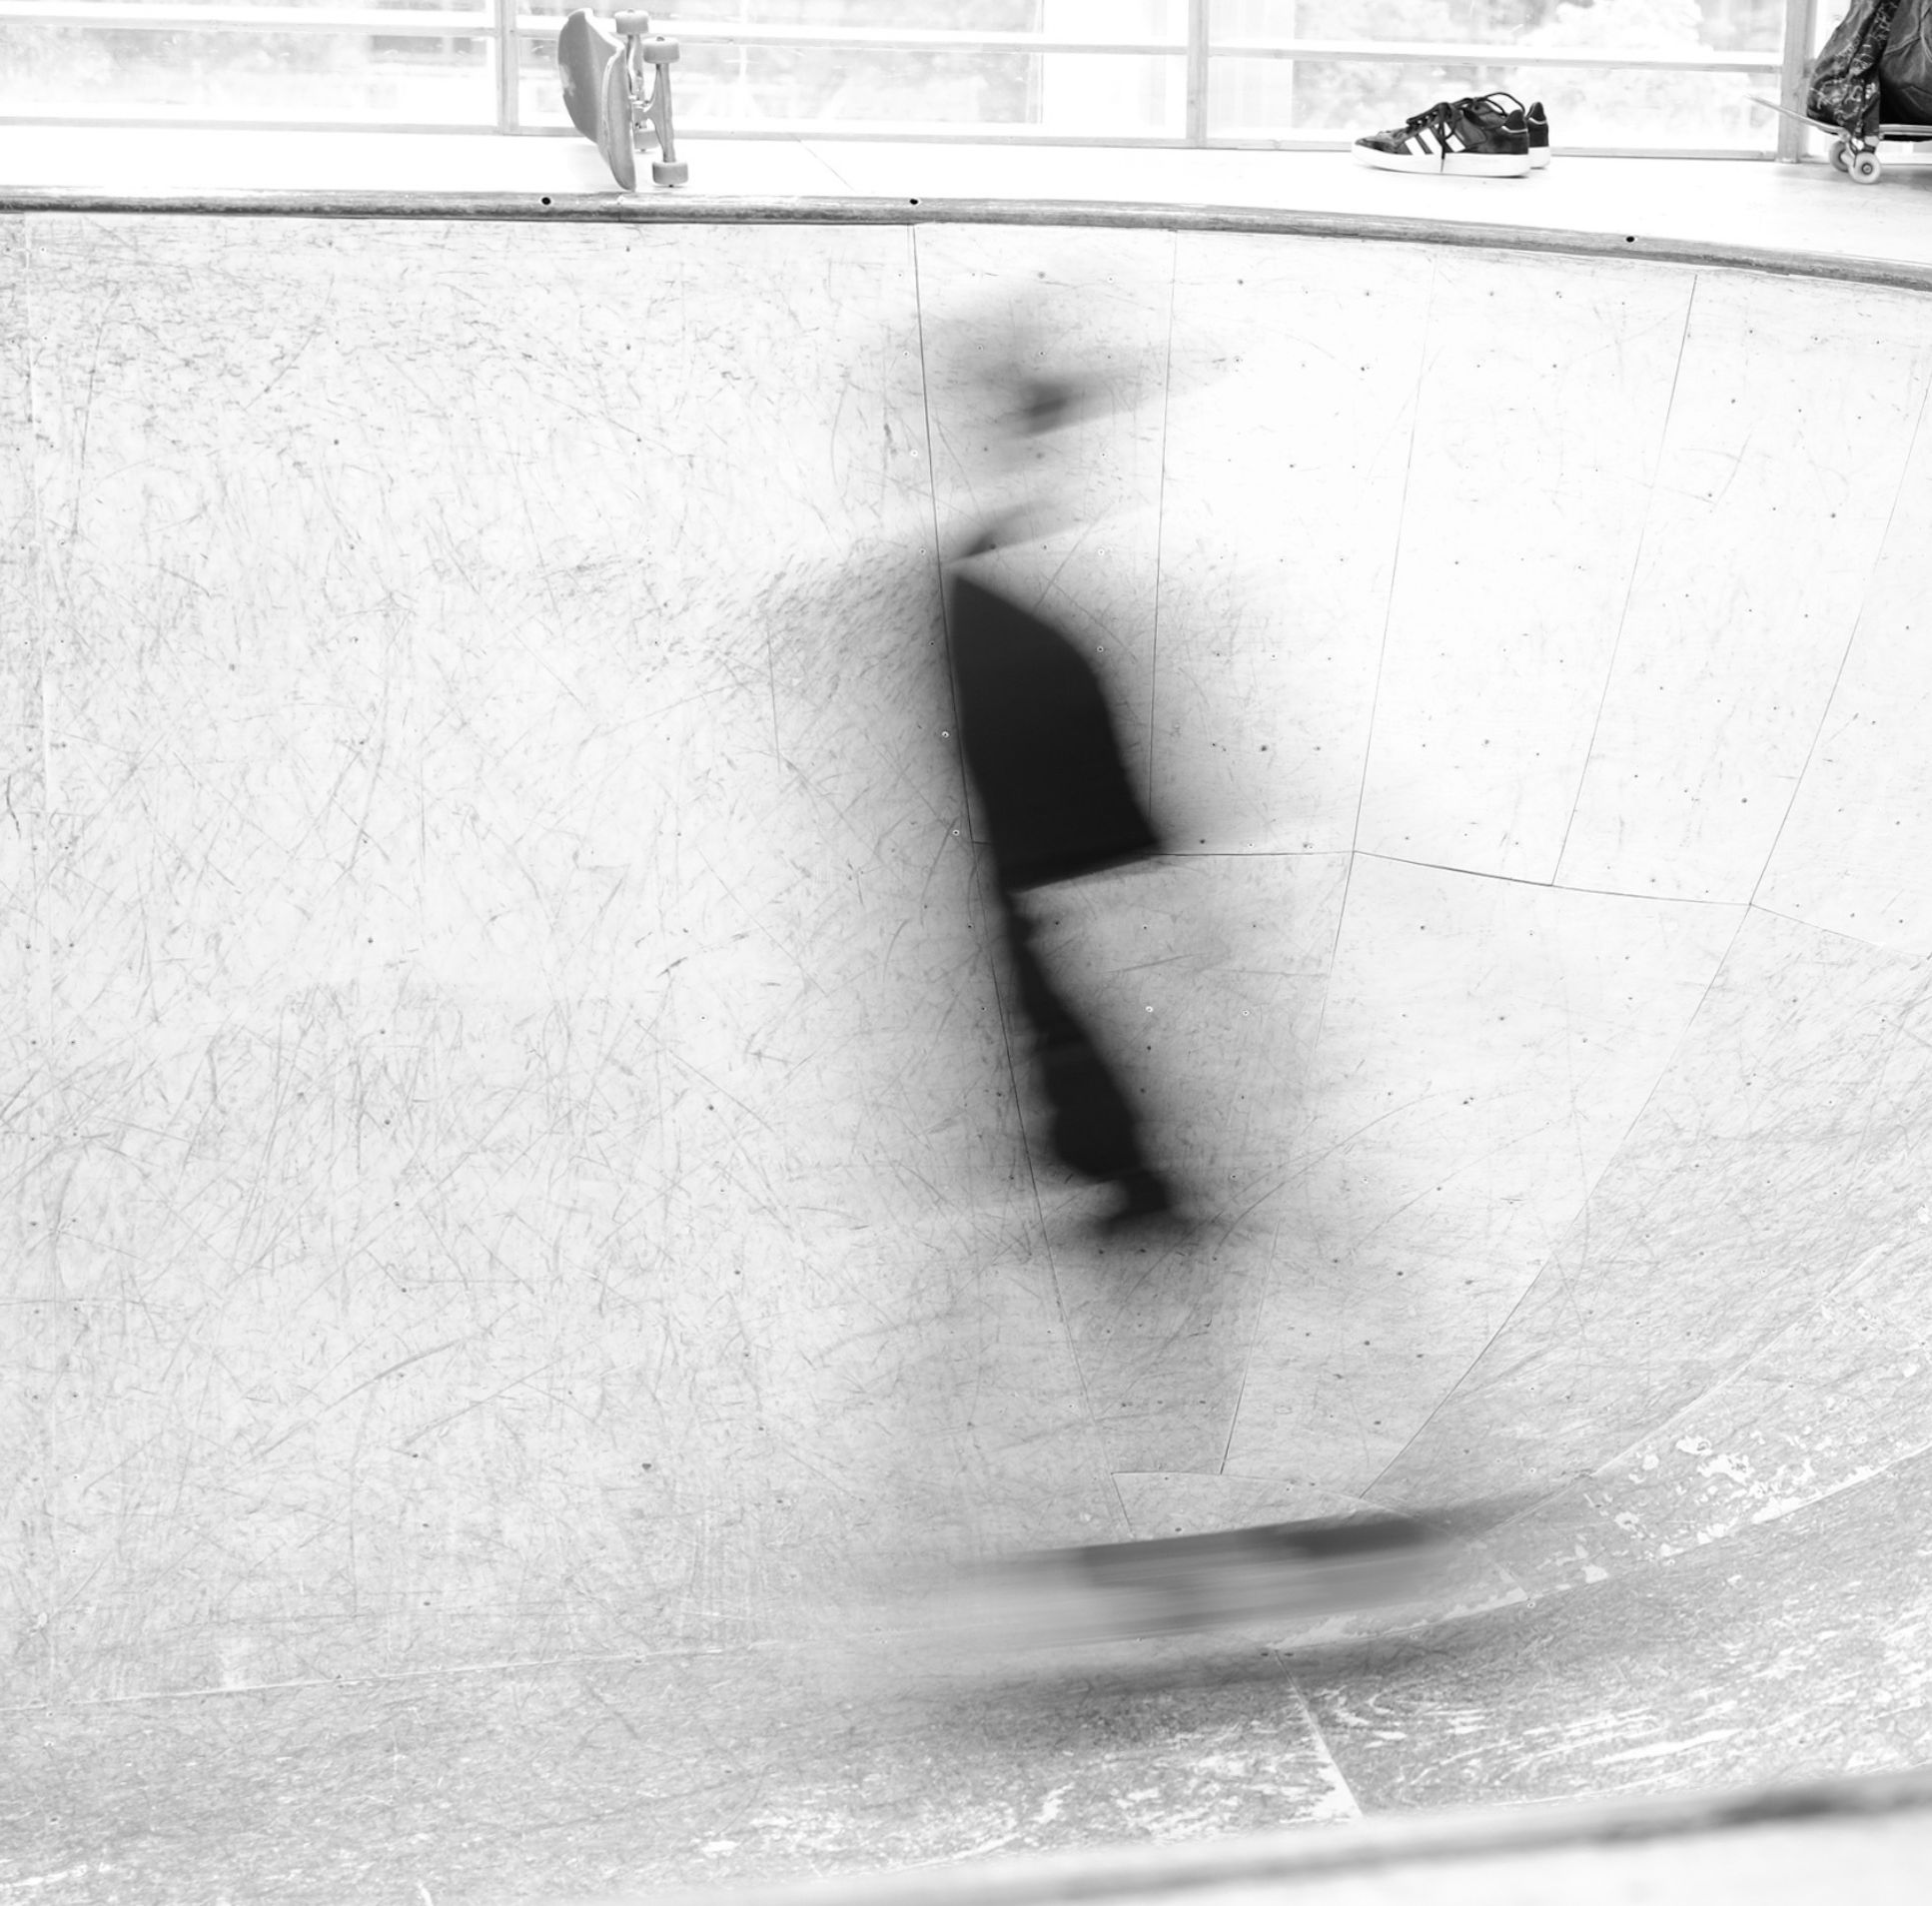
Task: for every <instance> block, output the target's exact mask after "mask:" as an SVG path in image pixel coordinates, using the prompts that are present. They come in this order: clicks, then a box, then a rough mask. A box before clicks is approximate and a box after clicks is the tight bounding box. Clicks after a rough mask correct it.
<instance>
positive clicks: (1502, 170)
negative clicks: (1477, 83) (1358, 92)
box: [1355, 99, 1529, 179]
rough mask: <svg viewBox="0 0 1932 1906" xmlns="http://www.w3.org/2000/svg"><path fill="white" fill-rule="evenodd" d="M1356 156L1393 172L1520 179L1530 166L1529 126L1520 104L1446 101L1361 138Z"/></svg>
mask: <svg viewBox="0 0 1932 1906" xmlns="http://www.w3.org/2000/svg"><path fill="white" fill-rule="evenodd" d="M1355 156H1356V157H1357V158H1358V159H1359V160H1360V161H1361V162H1362V163H1363V164H1364V165H1365V166H1381V167H1382V168H1383V169H1384V170H1385V171H1389V172H1453V173H1461V174H1464V175H1472V176H1474V177H1477V178H1485V179H1520V178H1521V177H1522V176H1523V175H1524V174H1525V173H1527V172H1528V170H1529V127H1528V122H1527V119H1526V118H1525V116H1524V114H1523V112H1522V110H1521V108H1520V107H1503V106H1499V105H1496V104H1494V103H1492V102H1491V101H1489V100H1483V99H1456V100H1442V101H1439V102H1438V103H1437V104H1436V105H1434V106H1432V107H1431V108H1430V109H1429V110H1428V112H1426V113H1417V114H1416V115H1415V117H1414V118H1412V119H1411V120H1409V121H1408V123H1407V124H1405V125H1401V126H1396V127H1392V128H1391V129H1390V130H1389V131H1388V132H1379V133H1370V134H1368V135H1367V136H1366V137H1365V138H1362V139H1358V140H1357V141H1356V142H1355Z"/></svg>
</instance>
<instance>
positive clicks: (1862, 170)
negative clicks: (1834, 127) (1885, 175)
mask: <svg viewBox="0 0 1932 1906" xmlns="http://www.w3.org/2000/svg"><path fill="white" fill-rule="evenodd" d="M1850 172H1851V176H1852V177H1853V178H1854V179H1856V180H1857V181H1858V183H1859V184H1860V185H1870V184H1871V183H1872V181H1873V180H1874V179H1876V178H1877V177H1878V172H1879V165H1878V154H1877V153H1875V152H1861V153H1858V154H1856V155H1855V156H1854V157H1853V159H1852V161H1851V166H1850Z"/></svg>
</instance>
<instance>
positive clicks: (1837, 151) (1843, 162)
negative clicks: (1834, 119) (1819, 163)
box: [1831, 139, 1851, 172]
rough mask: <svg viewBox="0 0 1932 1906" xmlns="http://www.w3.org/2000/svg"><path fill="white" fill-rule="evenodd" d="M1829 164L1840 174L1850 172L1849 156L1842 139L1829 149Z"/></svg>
mask: <svg viewBox="0 0 1932 1906" xmlns="http://www.w3.org/2000/svg"><path fill="white" fill-rule="evenodd" d="M1831 163H1832V164H1833V165H1834V166H1836V167H1837V168H1838V170H1839V171H1840V172H1849V171H1850V170H1851V154H1850V152H1849V151H1848V150H1847V148H1846V146H1845V142H1844V141H1843V140H1842V139H1841V140H1839V141H1838V143H1837V144H1836V145H1835V146H1833V147H1832V149H1831Z"/></svg>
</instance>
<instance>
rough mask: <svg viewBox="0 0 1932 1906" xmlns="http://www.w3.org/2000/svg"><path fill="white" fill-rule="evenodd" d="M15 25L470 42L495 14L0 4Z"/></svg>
mask: <svg viewBox="0 0 1932 1906" xmlns="http://www.w3.org/2000/svg"><path fill="white" fill-rule="evenodd" d="M15 21H24V22H29V23H32V24H34V25H37V26H70V27H115V28H121V27H127V28H133V29H137V30H138V29H141V28H151V29H153V30H155V31H157V32H166V31H168V30H169V29H171V28H176V27H208V28H224V27H237V28H241V29H244V30H247V31H250V32H256V33H283V32H289V31H295V32H302V31H317V32H325V33H383V34H397V35H422V36H427V37H433V38H441V39H474V38H476V37H477V36H478V35H480V34H487V33H492V32H494V31H495V30H496V15H495V13H494V12H493V11H491V10H490V9H488V8H484V9H483V10H482V11H473V10H469V9H466V10H465V11H464V12H462V13H454V12H452V13H431V12H428V11H426V10H424V9H422V8H410V9H408V10H407V11H406V10H404V9H403V8H400V7H399V8H398V9H396V10H395V11H394V12H391V11H390V10H388V9H387V8H377V7H247V6H188V7H141V6H111V5H105V6H89V7H71V6H69V7H61V6H47V5H41V4H38V3H37V0H30V3H29V4H26V5H21V4H18V0H0V25H6V24H9V23H12V22H15Z"/></svg>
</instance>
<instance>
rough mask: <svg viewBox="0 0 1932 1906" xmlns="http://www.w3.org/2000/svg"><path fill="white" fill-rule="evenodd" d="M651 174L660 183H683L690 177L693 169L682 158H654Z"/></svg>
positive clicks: (651, 164) (651, 163)
mask: <svg viewBox="0 0 1932 1906" xmlns="http://www.w3.org/2000/svg"><path fill="white" fill-rule="evenodd" d="M650 176H651V178H652V179H653V180H654V181H655V182H656V183H657V184H658V185H682V184H684V182H685V181H686V180H687V179H689V178H690V176H691V169H690V167H689V166H687V165H686V164H685V163H684V161H683V160H682V159H672V160H668V161H666V160H663V159H653V160H652V161H651V162H650Z"/></svg>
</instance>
